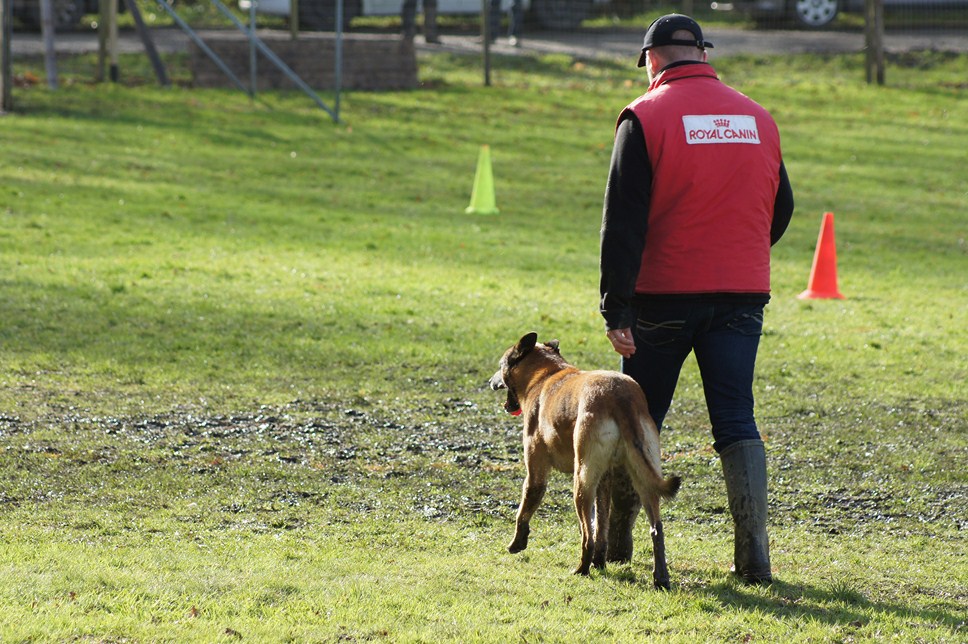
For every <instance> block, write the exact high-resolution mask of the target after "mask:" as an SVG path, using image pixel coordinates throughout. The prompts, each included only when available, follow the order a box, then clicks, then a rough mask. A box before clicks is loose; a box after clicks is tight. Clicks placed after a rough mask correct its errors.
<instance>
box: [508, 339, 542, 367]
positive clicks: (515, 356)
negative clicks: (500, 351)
mask: <svg viewBox="0 0 968 644" xmlns="http://www.w3.org/2000/svg"><path fill="white" fill-rule="evenodd" d="M536 344H538V334H537V333H534V332H531V333H528V334H527V335H525V336H523V337H522V338H521V339H520V340H518V343H517V344H516V345H514V350H513V351H512V352H511V355H510V356H508V362H509V363H515V362H518V361H519V360H521V358H523V357H524V356H526V355H528V354H529V353H531V350H532V349H534V346H535V345H536Z"/></svg>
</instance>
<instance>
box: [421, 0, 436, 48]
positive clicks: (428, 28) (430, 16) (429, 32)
mask: <svg viewBox="0 0 968 644" xmlns="http://www.w3.org/2000/svg"><path fill="white" fill-rule="evenodd" d="M424 42H426V43H428V44H432V45H439V44H440V36H439V35H438V34H437V7H436V6H433V7H431V6H429V5H425V6H424Z"/></svg>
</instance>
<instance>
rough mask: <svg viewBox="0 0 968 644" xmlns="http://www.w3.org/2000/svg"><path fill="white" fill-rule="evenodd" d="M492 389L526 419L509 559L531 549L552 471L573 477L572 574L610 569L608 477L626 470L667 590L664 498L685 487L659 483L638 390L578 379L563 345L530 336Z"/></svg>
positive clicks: (600, 377)
mask: <svg viewBox="0 0 968 644" xmlns="http://www.w3.org/2000/svg"><path fill="white" fill-rule="evenodd" d="M489 384H490V386H491V389H495V390H497V389H505V388H506V389H507V390H508V395H507V402H505V404H504V408H505V410H506V411H508V412H509V413H512V414H515V415H517V414H519V413H522V412H523V415H524V464H525V468H526V470H527V476H526V478H525V480H524V488H523V492H522V496H521V506H520V508H519V509H518V516H517V523H516V528H515V533H514V540H513V541H512V542H511V544H510V545H509V546H508V550H509V551H510V552H512V553H515V552H520V551H522V550H524V549H525V548H527V547H528V535H529V533H530V531H531V528H530V525H529V524H530V521H531V517H532V515H534V512H535V510H536V509H537V508H538V505H539V504H540V503H541V498H542V497H543V496H544V492H545V487H546V484H547V480H548V473H549V472H550V470H551V468H554V469H556V470H559V471H561V472H569V473H570V472H573V473H574V493H575V510H576V511H577V512H578V520H579V522H580V524H581V563H579V564H578V568H576V569H575V574H580V575H587V574H588V573H589V568H590V567H591V566H595V567H596V568H599V569H601V568H604V567H605V554H606V548H607V546H608V512H609V503H610V498H611V495H610V494H609V485H608V484H609V472H610V471H611V469H612V468H613V467H625V468H626V470H627V471H628V473H629V477H630V478H631V480H632V484H633V486H634V487H635V490H636V492H638V494H639V496H640V497H641V499H642V505H643V506H644V507H645V509H646V513H647V515H648V518H649V524H650V525H651V526H652V554H653V558H654V566H653V569H652V580H653V582H654V583H655V586H656V587H657V588H668V587H669V571H668V568H667V567H666V560H665V539H664V536H663V533H662V521H661V520H660V518H659V498H660V497H664V498H672V497H673V496H675V494H676V492H678V491H679V484H680V483H681V479H680V478H679V477H678V476H673V477H670V478H668V479H663V478H662V466H661V463H660V461H659V432H658V430H657V429H656V426H655V423H654V422H653V421H652V417H651V416H649V408H648V405H647V404H646V401H645V395H644V394H643V393H642V389H641V388H640V387H639V385H638V384H637V383H636V382H635V381H634V380H632V379H631V378H629V377H628V376H625V375H623V374H620V373H618V372H615V371H580V370H579V369H576V368H575V367H573V366H571V365H570V364H568V363H567V362H565V360H564V358H562V357H561V354H560V353H558V342H557V341H556V340H553V341H551V342H548V343H547V344H538V335H537V334H536V333H529V334H527V335H526V336H524V337H523V338H521V340H520V341H519V342H518V343H517V344H516V345H514V346H513V347H511V348H510V349H508V350H507V351H506V352H505V353H504V356H503V357H502V358H501V368H500V369H498V371H497V373H495V374H494V376H493V377H492V378H491V380H490V383H489Z"/></svg>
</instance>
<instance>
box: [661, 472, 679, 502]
mask: <svg viewBox="0 0 968 644" xmlns="http://www.w3.org/2000/svg"><path fill="white" fill-rule="evenodd" d="M681 486H682V477H681V476H670V477H669V478H667V479H663V480H662V485H660V486H659V496H661V497H662V498H663V499H671V498H673V497H675V495H676V494H677V493H678V492H679V488H680V487H681Z"/></svg>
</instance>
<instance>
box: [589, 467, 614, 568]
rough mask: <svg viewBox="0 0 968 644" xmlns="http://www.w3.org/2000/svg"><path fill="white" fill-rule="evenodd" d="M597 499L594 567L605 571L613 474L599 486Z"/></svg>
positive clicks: (606, 477) (608, 475) (603, 479)
mask: <svg viewBox="0 0 968 644" xmlns="http://www.w3.org/2000/svg"><path fill="white" fill-rule="evenodd" d="M595 496H596V498H595V552H594V553H593V554H592V565H593V566H595V567H596V568H598V569H599V570H604V569H605V554H606V552H607V551H608V527H609V521H610V518H611V517H610V510H611V504H612V473H611V472H608V473H606V474H605V476H603V477H602V480H601V482H600V483H599V484H598V491H597V493H596V495H595Z"/></svg>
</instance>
